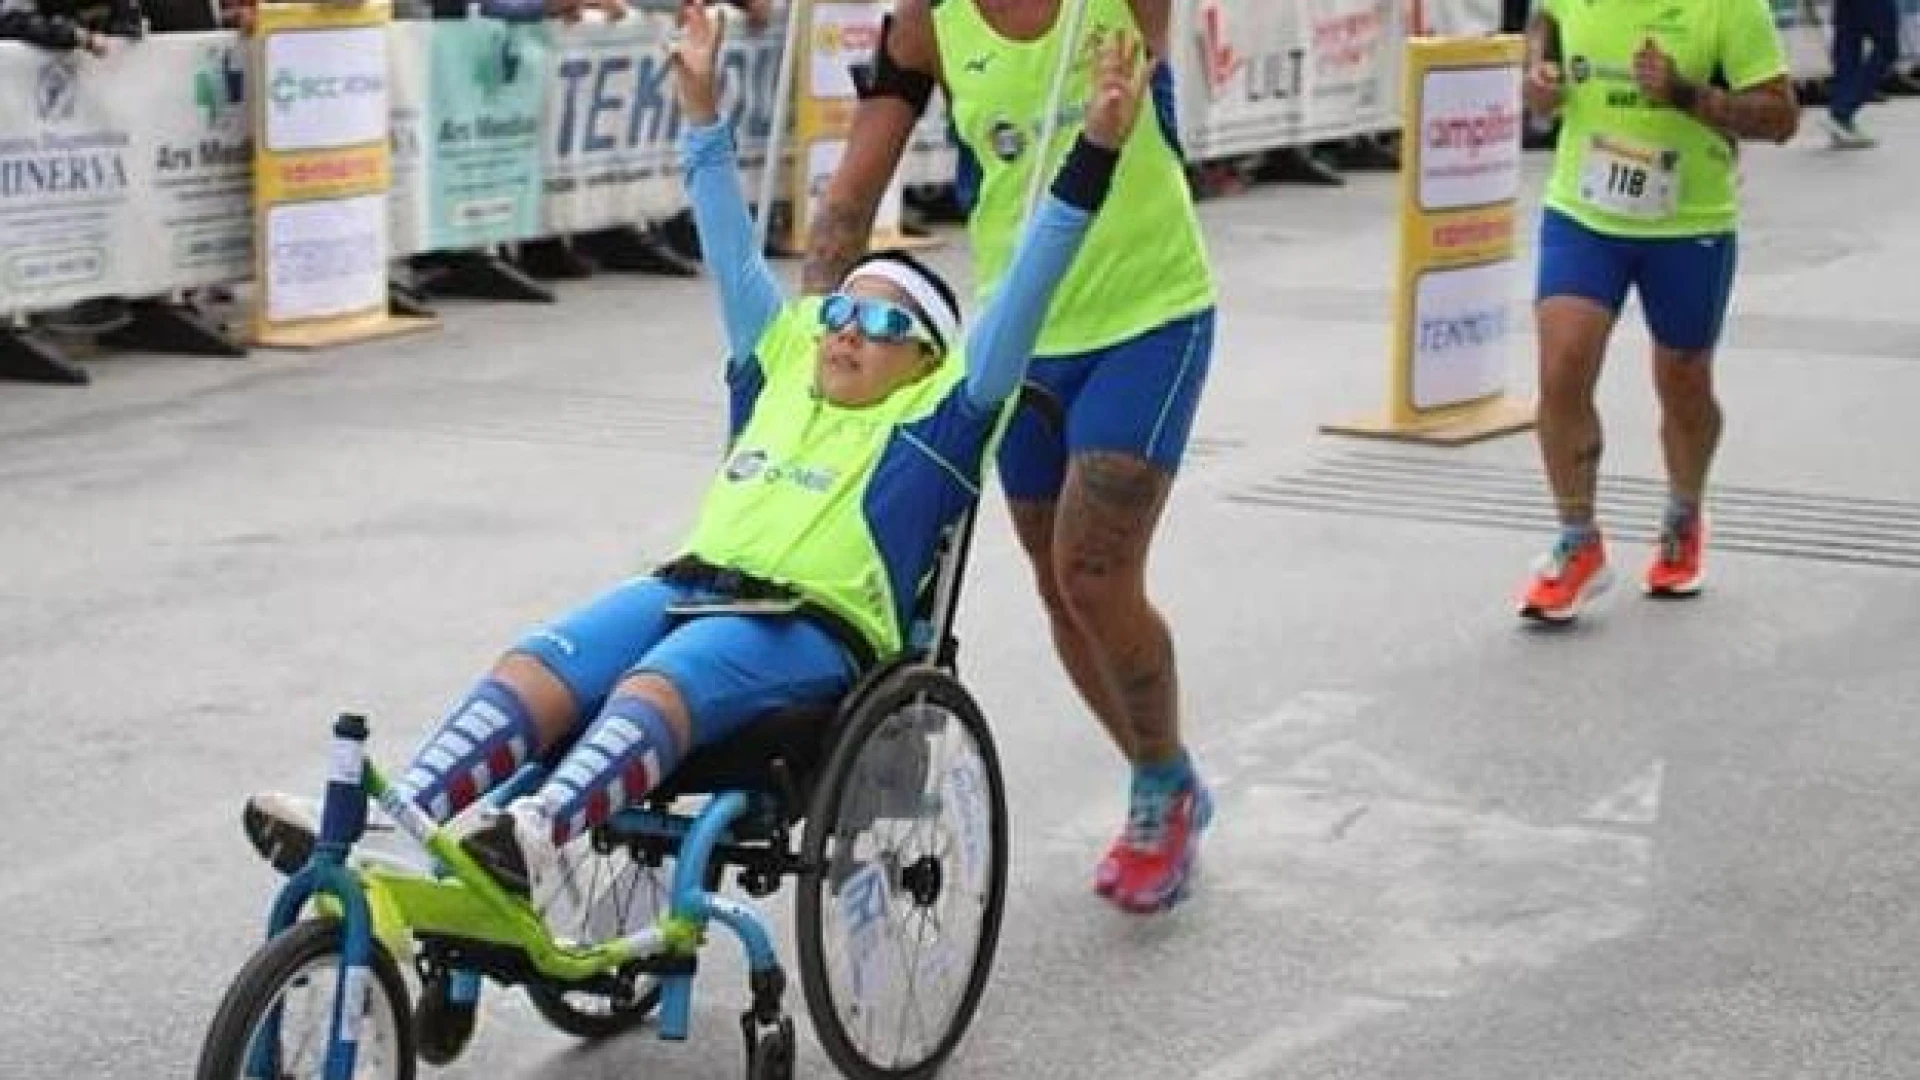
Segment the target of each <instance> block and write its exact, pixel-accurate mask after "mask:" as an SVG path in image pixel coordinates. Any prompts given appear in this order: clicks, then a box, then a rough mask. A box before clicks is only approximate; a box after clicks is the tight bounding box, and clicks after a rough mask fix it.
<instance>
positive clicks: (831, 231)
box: [801, 201, 873, 293]
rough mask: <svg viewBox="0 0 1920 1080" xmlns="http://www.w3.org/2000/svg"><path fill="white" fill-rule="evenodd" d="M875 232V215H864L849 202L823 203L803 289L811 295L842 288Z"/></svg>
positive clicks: (810, 241)
mask: <svg viewBox="0 0 1920 1080" xmlns="http://www.w3.org/2000/svg"><path fill="white" fill-rule="evenodd" d="M872 231H873V216H872V215H871V214H862V213H860V212H859V211H858V210H856V209H855V208H853V207H851V206H848V205H846V204H845V203H836V202H832V201H828V202H826V203H823V204H822V205H821V207H820V216H819V218H818V219H816V220H815V221H814V223H813V228H812V229H811V230H810V233H811V235H810V237H809V241H808V244H807V262H806V267H805V268H804V269H803V270H802V272H801V289H802V290H803V291H805V292H807V293H824V292H828V291H830V290H832V289H833V288H834V287H835V286H837V285H839V284H840V279H841V278H842V277H844V276H845V275H846V272H847V268H848V267H850V266H852V265H853V260H855V259H857V258H859V257H860V255H861V253H862V252H864V251H865V250H866V248H867V236H868V234H869V233H871V232H872Z"/></svg>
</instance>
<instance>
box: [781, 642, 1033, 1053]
mask: <svg viewBox="0 0 1920 1080" xmlns="http://www.w3.org/2000/svg"><path fill="white" fill-rule="evenodd" d="M802 860H803V862H804V863H805V865H806V868H807V869H806V871H805V872H804V873H803V874H802V875H801V877H800V882H799V896H798V900H797V904H798V911H797V913H796V914H797V921H798V926H797V931H798V932H797V935H796V936H797V937H798V946H799V957H800V981H801V987H802V989H803V990H804V992H805V994H806V1001H807V1010H808V1012H809V1013H810V1014H811V1015H812V1019H813V1024H814V1028H815V1031H816V1032H817V1033H818V1034H819V1037H820V1042H821V1045H822V1047H823V1048H824V1049H825V1050H826V1052H827V1056H828V1057H830V1058H832V1059H833V1063H834V1064H835V1065H836V1066H837V1067H838V1068H839V1069H840V1071H841V1072H842V1073H843V1074H845V1075H846V1076H848V1077H851V1078H853V1080H921V1078H925V1077H930V1076H932V1075H934V1074H935V1073H936V1072H938V1071H939V1069H940V1067H941V1065H942V1064H944V1063H945V1061H946V1059H947V1058H948V1057H949V1056H951V1055H952V1053H953V1051H954V1049H955V1048H956V1047H957V1046H958V1045H959V1043H960V1040H961V1038H962V1036H964V1035H965V1033H966V1030H967V1027H968V1025H969V1024H971V1023H972V1020H973V1015H974V1012H975V1011H976V1010H977V1009H978V1008H979V1004H980V997H981V995H982V994H983V993H984V992H985V990H986V984H987V978H988V975H989V974H990V973H991V971H992V968H993V959H994V950H995V948H996V947H997V946H998V943H999V937H1000V922H1001V917H1002V914H1003V912H1004V908H1005V904H1006V883H1007V810H1006V790H1005V785H1004V782H1003V780H1002V778H1001V773H1000V761H999V756H998V754H997V752H996V750H995V748H994V743H993V737H992V734H991V732H990V731H989V730H988V728H987V722H986V718H985V716H984V715H982V713H981V711H980V707H979V705H978V704H977V703H975V701H974V700H973V697H972V695H970V694H969V693H968V692H967V690H966V688H965V687H963V686H961V685H960V683H959V682H958V681H957V680H955V679H954V678H953V677H952V676H951V675H949V674H947V673H945V672H942V671H938V670H933V669H927V668H903V669H901V670H899V671H897V672H895V673H893V674H892V675H890V676H887V677H886V678H885V679H883V680H882V681H881V682H880V683H879V685H877V686H876V687H875V688H874V690H873V691H872V692H871V693H870V694H867V695H864V696H863V697H862V699H861V700H860V701H859V703H858V704H856V705H855V706H854V709H853V711H852V713H851V714H850V715H847V716H845V717H842V718H841V720H840V721H839V723H838V724H837V730H836V733H835V735H834V736H833V744H832V746H831V748H830V750H829V753H828V757H827V764H826V767H825V768H824V769H823V770H822V771H821V774H820V779H819V783H818V785H817V786H816V787H815V789H814V795H813V800H812V805H811V807H810V808H809V811H808V814H807V821H806V833H805V838H804V841H803V843H802ZM923 982H924V983H925V984H926V986H925V988H924V989H923V987H922V983H923Z"/></svg>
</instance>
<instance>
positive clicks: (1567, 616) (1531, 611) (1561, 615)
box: [1520, 529, 1613, 623]
mask: <svg viewBox="0 0 1920 1080" xmlns="http://www.w3.org/2000/svg"><path fill="white" fill-rule="evenodd" d="M1612 585H1613V570H1612V569H1611V568H1609V567H1608V566H1607V547H1606V542H1605V541H1603V540H1602V539H1601V538H1600V533H1599V530H1597V529H1596V530H1595V531H1593V532H1592V533H1589V534H1588V536H1587V538H1586V539H1584V540H1579V541H1569V540H1568V539H1567V538H1566V537H1565V536H1564V535H1563V536H1562V537H1561V539H1560V540H1559V541H1558V542H1556V543H1555V544H1554V545H1553V550H1552V551H1550V552H1548V553H1547V554H1546V555H1544V556H1542V557H1541V558H1540V560H1539V561H1538V562H1536V563H1535V564H1534V568H1533V581H1532V582H1531V583H1529V584H1528V586H1527V595H1526V597H1525V598H1524V599H1523V600H1522V601H1521V602H1520V614H1521V616H1522V617H1523V618H1528V619H1535V620H1538V621H1540V622H1549V623H1564V622H1572V621H1573V619H1574V618H1575V617H1576V616H1578V615H1579V614H1580V609H1581V608H1582V607H1583V606H1585V605H1586V603H1587V602H1588V601H1590V600H1593V599H1594V598H1596V597H1598V596H1599V595H1601V594H1602V593H1604V592H1606V591H1607V589H1609V588H1610V587H1612Z"/></svg>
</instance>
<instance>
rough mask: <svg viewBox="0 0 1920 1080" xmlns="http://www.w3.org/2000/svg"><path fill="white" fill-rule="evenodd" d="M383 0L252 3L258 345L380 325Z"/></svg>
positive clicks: (353, 334)
mask: <svg viewBox="0 0 1920 1080" xmlns="http://www.w3.org/2000/svg"><path fill="white" fill-rule="evenodd" d="M388 17H389V8H388V7H387V5H386V3H385V2H384V0H376V2H369V3H363V4H357V5H353V6H340V5H332V4H313V3H274V4H266V5H263V6H262V7H261V9H260V13H259V21H258V23H257V26H256V33H257V37H256V44H255V48H256V51H255V56H256V57H257V64H256V67H255V69H254V70H255V72H256V73H257V77H256V85H257V86H258V87H259V91H260V92H259V93H258V94H255V95H254V104H253V115H254V131H255V139H254V205H255V235H256V237H257V241H256V246H257V248H258V258H259V264H258V265H259V270H258V272H257V274H256V278H257V280H258V281H259V285H260V298H259V301H258V303H257V304H256V305H255V311H254V325H255V336H256V338H257V339H258V340H259V342H260V343H261V344H265V345H286V346H293V347H311V346H317V345H325V344H333V343H337V342H342V341H349V340H355V339H359V338H363V337H367V336H370V335H374V334H380V333H390V332H393V331H394V330H396V329H410V328H412V327H411V326H402V325H397V324H395V323H394V322H393V320H391V319H390V318H389V316H388V314H387V259H388V243H387V224H388V223H387V213H388V210H387V190H388V185H389V173H388V159H389V147H388V139H389V119H390V118H389V116H388V80H389V72H388V67H387V33H388V29H389V28H388V25H387V22H388Z"/></svg>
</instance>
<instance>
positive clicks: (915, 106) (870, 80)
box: [853, 15, 933, 117]
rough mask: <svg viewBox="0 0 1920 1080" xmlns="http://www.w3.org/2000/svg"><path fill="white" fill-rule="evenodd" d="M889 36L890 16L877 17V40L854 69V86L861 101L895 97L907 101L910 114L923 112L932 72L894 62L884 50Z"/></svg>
mask: <svg viewBox="0 0 1920 1080" xmlns="http://www.w3.org/2000/svg"><path fill="white" fill-rule="evenodd" d="M892 36H893V16H892V15H887V16H885V17H884V18H882V19H881V20H880V42H879V44H877V45H875V46H874V49H873V60H872V61H871V62H870V63H867V64H863V65H860V66H859V67H857V68H855V70H854V73H853V85H854V88H855V89H856V90H857V91H858V93H859V95H860V99H861V100H862V101H865V100H867V99H868V98H877V97H896V98H899V99H900V100H901V101H904V102H906V103H907V106H908V107H909V108H911V109H912V110H913V115H914V116H916V117H919V116H923V115H925V114H926V111H927V102H928V101H929V100H931V99H932V97H933V76H931V75H928V74H927V73H926V72H924V71H913V70H910V69H908V68H903V67H900V66H899V65H897V64H895V63H894V62H893V54H892V53H890V52H889V51H888V50H887V41H888V39H889V38H891V37H892Z"/></svg>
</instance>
